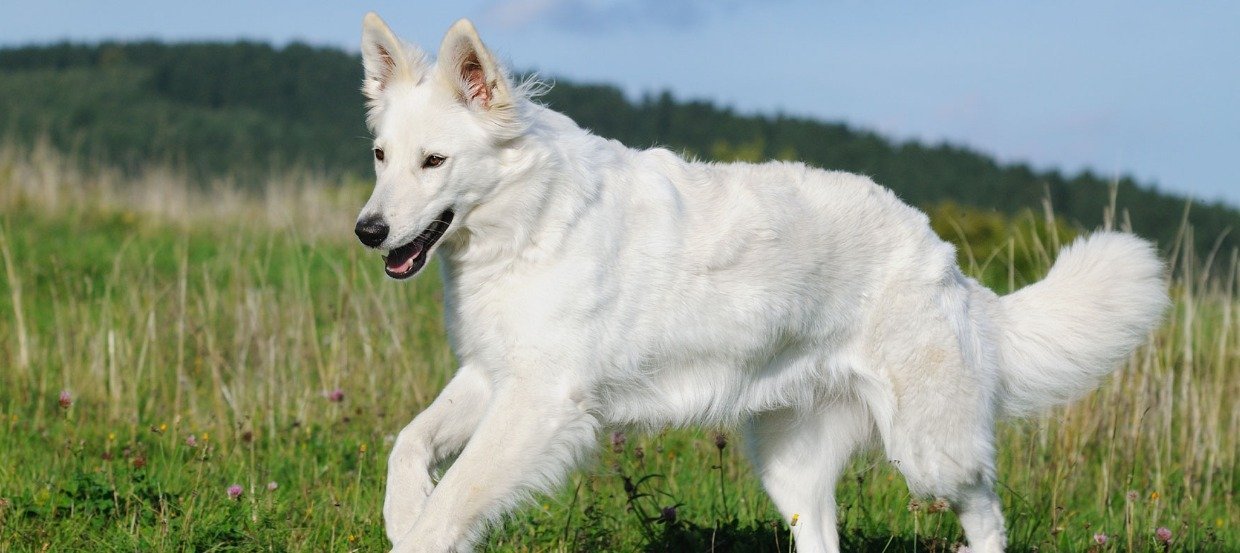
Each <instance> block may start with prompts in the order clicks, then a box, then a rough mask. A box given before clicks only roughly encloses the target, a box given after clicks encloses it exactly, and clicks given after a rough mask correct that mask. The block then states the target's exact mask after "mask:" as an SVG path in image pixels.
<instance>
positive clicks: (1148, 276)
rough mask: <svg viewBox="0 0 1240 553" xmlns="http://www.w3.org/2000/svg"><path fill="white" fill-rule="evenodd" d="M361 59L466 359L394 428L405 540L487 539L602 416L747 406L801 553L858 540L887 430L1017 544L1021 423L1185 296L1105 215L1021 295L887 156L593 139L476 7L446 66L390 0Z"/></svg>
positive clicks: (946, 493)
mask: <svg viewBox="0 0 1240 553" xmlns="http://www.w3.org/2000/svg"><path fill="white" fill-rule="evenodd" d="M362 56H363V60H364V65H365V83H364V92H365V94H366V97H367V98H368V99H369V101H368V107H369V114H368V117H367V121H368V123H369V125H370V128H371V130H372V131H373V133H374V136H375V140H374V154H375V172H376V173H377V182H376V184H375V190H374V193H373V195H372V196H371V198H370V200H369V201H368V202H367V203H366V206H365V208H363V209H362V212H361V216H360V217H359V221H358V224H357V229H356V231H357V234H358V237H359V238H360V239H361V241H362V242H363V243H365V244H366V245H367V246H370V247H373V248H377V249H379V250H381V251H383V252H386V255H385V260H386V270H387V274H388V275H390V276H391V277H393V278H398V279H403V278H408V277H410V276H413V275H414V274H415V273H417V272H418V271H419V270H420V269H421V268H422V266H423V265H424V264H425V263H426V260H427V259H428V258H429V257H430V256H431V255H432V254H434V253H436V252H438V253H439V254H440V259H441V262H442V267H443V280H444V303H445V310H446V312H447V327H448V335H449V340H450V343H451V346H452V349H453V351H454V352H455V354H456V356H457V357H458V359H459V360H460V369H459V370H458V371H457V374H456V376H455V377H453V379H452V381H451V382H450V383H449V384H448V385H447V387H446V388H445V389H444V391H443V393H442V394H440V396H439V397H438V399H436V400H435V402H434V403H432V404H431V406H430V407H428V408H427V409H426V410H425V411H424V412H422V413H421V414H420V415H418V416H417V418H415V419H414V420H413V422H412V423H410V424H409V426H407V427H406V428H405V429H404V430H403V431H402V432H401V433H400V436H399V437H398V439H397V440H396V444H395V447H394V449H393V451H392V455H391V460H390V464H389V468H388V482H387V497H386V501H385V504H384V518H385V519H386V525H387V526H386V528H387V534H388V536H389V537H390V538H391V540H392V542H393V543H394V544H395V549H396V550H398V551H417V552H441V551H468V550H470V549H472V547H473V546H474V544H476V542H477V541H478V540H479V539H480V538H481V537H482V535H483V533H484V531H485V529H486V527H487V525H488V524H489V523H492V522H494V521H496V520H497V519H499V518H501V517H502V516H503V515H504V514H505V513H507V512H508V511H510V510H511V509H513V508H514V507H516V506H517V505H518V504H519V503H520V502H521V501H522V499H523V498H526V497H528V496H530V495H531V494H533V493H541V492H547V491H550V490H554V489H555V488H556V486H558V485H559V484H560V483H561V482H563V481H564V480H565V477H566V475H567V474H568V473H569V472H570V471H572V470H573V469H574V468H575V467H578V466H580V465H581V463H582V462H583V461H585V460H587V459H589V458H590V457H591V455H592V453H593V452H594V450H595V448H596V446H597V445H598V434H599V432H600V429H601V428H605V427H611V426H630V425H638V426H643V427H649V428H658V427H664V426H680V425H695V424H702V425H712V426H713V425H736V426H738V427H740V428H742V429H743V431H744V434H745V436H746V440H747V446H748V452H749V454H750V457H751V458H752V461H753V463H754V465H755V467H756V469H757V474H759V475H760V477H761V479H762V483H763V485H764V486H765V487H766V490H767V491H768V493H770V495H771V498H772V499H773V500H774V502H775V504H776V505H777V506H778V508H779V510H780V512H781V513H783V516H784V517H786V518H791V517H792V515H793V514H794V513H797V514H799V523H798V525H797V526H796V527H795V531H796V532H797V534H796V541H797V546H798V549H799V550H800V551H803V552H815V551H836V550H838V549H839V538H838V535H837V532H836V518H835V499H834V488H835V484H836V480H837V479H838V477H839V476H840V473H841V471H842V470H843V469H844V467H845V465H846V463H847V461H848V459H849V457H850V456H852V455H853V454H854V452H856V451H858V450H859V449H861V448H864V447H866V446H870V445H877V446H881V447H882V448H883V451H884V453H885V454H886V456H887V458H888V459H890V460H892V462H894V463H895V464H896V466H897V467H898V468H899V470H900V472H901V473H903V475H904V477H905V479H906V480H907V482H908V487H909V489H910V490H911V491H912V493H914V494H918V495H926V496H935V497H942V498H947V499H948V500H949V501H950V503H951V505H952V507H953V508H954V509H955V510H956V512H957V513H958V514H959V517H960V522H961V524H962V526H963V527H964V531H965V534H966V537H967V539H968V541H969V545H970V546H971V547H972V548H973V550H974V551H1000V550H1002V549H1003V547H1004V543H1005V537H1004V527H1003V518H1002V514H1001V513H1000V504H999V499H998V497H997V496H996V494H995V492H994V490H993V488H994V483H995V425H996V421H997V420H998V419H1000V418H1001V417H1004V416H1018V415H1023V414H1027V413H1032V412H1036V411H1038V410H1042V409H1045V408H1048V407H1050V406H1053V405H1056V404H1060V403H1063V402H1067V401H1069V400H1072V399H1073V398H1075V397H1077V396H1080V395H1082V394H1084V393H1087V392H1088V391H1089V390H1091V389H1092V388H1093V387H1094V386H1096V385H1097V383H1098V381H1099V379H1100V378H1102V377H1103V376H1104V375H1106V374H1107V373H1109V372H1110V371H1111V370H1113V369H1114V367H1115V366H1116V365H1117V364H1119V363H1120V362H1122V361H1123V360H1124V359H1125V357H1126V356H1128V355H1129V354H1130V353H1131V352H1132V351H1133V349H1134V348H1136V347H1137V346H1138V345H1139V344H1141V343H1143V342H1144V340H1145V339H1146V337H1147V335H1148V333H1149V332H1150V330H1151V329H1152V328H1153V327H1154V326H1155V325H1156V324H1157V322H1158V321H1159V319H1160V316H1161V313H1162V312H1163V310H1164V308H1165V306H1166V305H1167V303H1168V300H1167V295H1166V292H1165V286H1164V282H1163V266H1162V263H1161V262H1160V261H1159V259H1158V258H1157V257H1156V255H1155V250H1154V248H1153V247H1151V245H1150V244H1148V243H1146V242H1144V241H1142V240H1139V239H1137V238H1135V237H1132V236H1130V235H1125V234H1117V233H1098V234H1094V235H1093V236H1091V237H1089V238H1087V239H1084V240H1082V241H1080V242H1078V243H1076V244H1074V245H1072V246H1071V247H1069V248H1067V249H1065V250H1064V251H1063V252H1062V254H1061V255H1060V257H1059V260H1058V262H1057V263H1056V264H1055V266H1054V268H1053V269H1052V270H1051V271H1050V274H1049V275H1048V276H1047V277H1046V279H1045V280H1044V281H1042V282H1040V283H1038V284H1034V285H1032V286H1029V287H1027V288H1025V289H1023V290H1020V291H1019V292H1016V293H1014V294H1011V295H1009V296H1005V297H1002V298H1000V297H998V296H996V295H995V294H994V293H993V292H991V291H990V290H987V289H985V288H983V287H982V286H980V285H979V284H978V283H977V282H976V281H974V280H972V279H970V278H967V277H965V276H964V275H962V274H961V272H960V270H959V269H958V268H957V266H956V261H955V259H956V257H955V252H954V251H953V248H952V247H951V246H950V245H948V244H946V243H944V242H943V241H942V240H940V239H939V238H938V237H936V236H935V235H934V233H933V232H931V230H930V227H929V225H928V224H927V219H926V217H925V216H924V215H923V214H922V213H921V212H919V211H917V210H915V209H913V208H911V207H909V206H907V205H905V204H903V203H901V202H900V200H899V199H897V198H896V196H895V195H894V194H892V193H891V192H889V191H888V190H886V189H885V188H882V187H880V186H878V185H876V184H874V183H873V182H872V181H870V180H869V179H868V178H866V177H863V176H858V175H852V174H848V173H841V172H831V171H823V170H819V169H815V168H812V167H807V166H805V165H802V164H798V163H766V164H761V165H751V164H713V163H696V162H688V161H685V160H684V159H681V158H680V157H678V156H676V155H675V154H673V153H671V152H668V151H667V150H663V149H653V150H645V151H636V150H631V149H629V148H626V147H625V146H623V145H621V144H620V143H618V142H615V141H611V140H607V139H604V138H600V137H598V136H594V135H592V134H590V133H589V132H588V131H586V130H583V129H581V128H580V127H578V126H577V125H576V124H574V123H573V122H572V121H571V120H569V119H568V118H567V117H565V116H563V115H560V114H558V113H556V112H553V111H551V110H550V109H547V108H545V107H543V106H540V105H538V104H537V103H535V102H534V101H532V99H531V93H530V88H531V87H530V86H529V85H523V84H518V83H514V82H513V81H512V80H511V78H510V77H509V76H508V74H507V73H506V72H505V71H504V70H503V69H502V68H500V67H499V66H498V65H497V63H496V61H495V58H494V56H493V55H492V54H491V52H490V51H489V50H487V48H486V47H485V46H484V45H483V43H482V41H481V40H480V39H479V37H478V34H477V33H476V32H475V30H474V27H473V25H471V24H470V23H469V22H468V21H465V20H462V21H459V22H457V23H456V24H455V25H453V26H452V28H451V29H449V30H448V33H447V36H445V37H444V39H443V43H442V45H441V46H440V49H439V58H438V62H437V63H432V62H431V61H429V60H428V59H427V57H426V56H425V55H424V54H423V53H422V51H421V50H419V49H418V48H417V47H415V46H412V45H409V44H406V43H403V42H401V41H400V40H399V39H398V38H397V37H396V36H395V35H394V34H393V33H392V31H391V30H390V29H389V28H388V27H387V25H386V24H384V23H383V21H382V20H381V19H379V17H378V16H376V15H374V14H368V15H367V16H366V18H365V21H364V24H363V34H362ZM457 454H459V457H457V458H456V461H455V462H454V463H453V464H452V465H451V467H450V468H449V469H448V470H447V472H446V473H445V474H444V475H443V477H442V479H440V480H439V482H438V483H437V484H436V483H435V482H434V481H433V480H432V476H431V471H432V470H433V469H434V467H435V466H436V465H437V464H438V463H440V462H441V461H443V460H444V459H446V458H449V457H450V456H453V455H457Z"/></svg>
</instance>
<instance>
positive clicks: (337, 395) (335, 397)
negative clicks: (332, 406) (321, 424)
mask: <svg viewBox="0 0 1240 553" xmlns="http://www.w3.org/2000/svg"><path fill="white" fill-rule="evenodd" d="M327 401H330V402H332V403H340V402H342V401H344V390H341V389H340V388H336V389H335V390H332V391H330V392H327Z"/></svg>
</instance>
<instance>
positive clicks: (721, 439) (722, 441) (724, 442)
mask: <svg viewBox="0 0 1240 553" xmlns="http://www.w3.org/2000/svg"><path fill="white" fill-rule="evenodd" d="M715 447H717V448H719V450H720V451H723V448H725V447H728V436H727V435H726V434H724V433H723V432H715Z"/></svg>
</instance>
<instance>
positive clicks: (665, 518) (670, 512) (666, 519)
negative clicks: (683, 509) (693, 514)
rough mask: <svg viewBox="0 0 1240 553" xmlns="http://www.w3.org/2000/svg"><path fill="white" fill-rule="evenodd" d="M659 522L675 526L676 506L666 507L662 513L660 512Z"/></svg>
mask: <svg viewBox="0 0 1240 553" xmlns="http://www.w3.org/2000/svg"><path fill="white" fill-rule="evenodd" d="M659 522H662V523H664V524H675V523H676V507H675V506H672V507H664V508H663V509H662V510H661V511H659Z"/></svg>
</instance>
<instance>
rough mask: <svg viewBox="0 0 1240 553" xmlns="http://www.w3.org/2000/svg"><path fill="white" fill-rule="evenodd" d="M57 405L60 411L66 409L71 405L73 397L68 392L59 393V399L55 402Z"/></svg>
mask: <svg viewBox="0 0 1240 553" xmlns="http://www.w3.org/2000/svg"><path fill="white" fill-rule="evenodd" d="M57 403H59V404H60V408H61V409H68V408H69V406H71V405H73V396H72V395H71V394H69V390H61V391H60V398H59V399H58V400H57Z"/></svg>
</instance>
